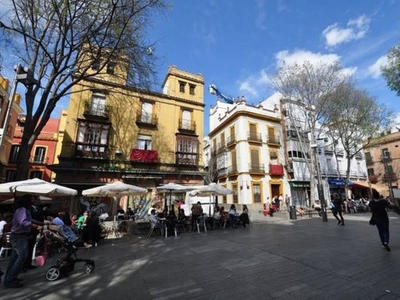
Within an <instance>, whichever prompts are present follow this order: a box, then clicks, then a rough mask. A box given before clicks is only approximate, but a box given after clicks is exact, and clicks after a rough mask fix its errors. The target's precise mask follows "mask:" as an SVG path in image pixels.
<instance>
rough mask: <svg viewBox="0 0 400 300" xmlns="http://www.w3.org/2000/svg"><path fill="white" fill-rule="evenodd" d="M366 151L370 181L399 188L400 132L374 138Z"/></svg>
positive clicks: (388, 187)
mask: <svg viewBox="0 0 400 300" xmlns="http://www.w3.org/2000/svg"><path fill="white" fill-rule="evenodd" d="M364 153H365V158H366V163H367V169H368V179H369V182H370V183H371V184H377V185H380V186H384V187H386V188H387V189H390V188H399V177H400V132H395V133H388V134H385V135H382V136H379V137H376V138H373V139H372V140H370V143H369V144H368V146H367V147H366V148H365V150H364ZM383 192H384V191H383Z"/></svg>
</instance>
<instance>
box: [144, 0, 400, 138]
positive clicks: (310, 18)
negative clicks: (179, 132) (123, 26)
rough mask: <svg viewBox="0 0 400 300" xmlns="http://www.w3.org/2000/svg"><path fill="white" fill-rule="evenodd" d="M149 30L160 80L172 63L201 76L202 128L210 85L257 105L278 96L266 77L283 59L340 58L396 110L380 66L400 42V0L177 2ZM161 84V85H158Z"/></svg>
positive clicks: (363, 84) (209, 100)
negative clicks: (158, 62) (202, 78)
mask: <svg viewBox="0 0 400 300" xmlns="http://www.w3.org/2000/svg"><path fill="white" fill-rule="evenodd" d="M171 3H172V10H171V11H170V12H169V13H168V14H165V15H163V16H161V17H160V16H157V18H156V19H155V22H154V26H153V27H152V28H151V30H150V32H149V41H153V42H156V45H155V46H154V53H155V55H157V56H159V58H160V65H159V80H160V82H162V80H163V79H164V76H165V74H166V72H167V69H168V66H169V65H176V66H177V67H178V68H180V69H182V70H185V71H188V72H193V73H201V74H203V76H204V80H205V84H206V89H205V103H206V109H205V133H208V130H209V128H208V114H209V108H210V105H215V104H216V100H217V98H216V96H215V95H211V94H209V93H208V85H210V84H216V85H217V87H218V88H219V90H220V91H221V92H222V93H224V94H226V95H230V96H232V97H237V96H242V95H243V96H245V97H246V99H247V101H248V102H250V103H254V104H257V103H259V102H262V101H263V100H265V99H267V98H269V97H270V96H272V95H273V94H274V91H272V90H271V89H270V86H269V84H268V82H269V78H270V76H271V75H272V74H274V73H275V72H276V70H277V67H278V66H279V64H280V63H282V61H283V60H285V61H286V62H294V61H297V62H301V61H303V60H309V61H311V62H314V61H321V60H322V61H326V62H331V61H334V60H339V61H340V62H341V64H342V66H343V67H344V68H347V69H349V70H350V71H351V72H353V73H354V77H355V78H356V80H357V82H358V87H359V88H361V89H365V90H367V91H368V93H369V94H370V95H371V96H374V97H377V99H378V101H379V102H381V103H385V104H387V105H388V106H389V107H391V108H392V109H393V110H395V111H397V112H399V111H400V109H399V108H398V104H397V103H398V100H399V99H398V97H397V96H396V95H395V93H394V92H392V91H390V90H389V89H388V88H387V85H386V82H385V80H384V79H383V78H382V77H381V75H380V68H379V66H380V65H382V64H385V62H386V54H387V52H388V50H389V49H390V48H391V47H393V46H395V45H396V44H398V43H399V42H400V30H399V29H400V1H395V0H379V1H376V0H362V1H361V0H359V1H355V0H352V1H351V0H325V1H320V0H201V1H200V0H191V1H188V0H173V1H171ZM157 88H158V89H160V87H159V86H158V87H157Z"/></svg>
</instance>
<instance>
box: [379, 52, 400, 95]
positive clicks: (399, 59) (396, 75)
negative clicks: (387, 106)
mask: <svg viewBox="0 0 400 300" xmlns="http://www.w3.org/2000/svg"><path fill="white" fill-rule="evenodd" d="M387 58H388V64H387V65H386V66H383V67H382V68H381V70H382V75H383V77H384V78H385V79H386V81H387V85H388V87H389V88H390V89H391V90H392V91H395V92H396V94H397V96H400V45H397V46H395V47H393V48H392V49H390V50H389V53H388V55H387Z"/></svg>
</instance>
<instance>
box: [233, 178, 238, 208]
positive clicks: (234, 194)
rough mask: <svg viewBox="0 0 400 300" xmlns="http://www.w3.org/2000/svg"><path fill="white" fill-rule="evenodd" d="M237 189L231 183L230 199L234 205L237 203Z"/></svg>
mask: <svg viewBox="0 0 400 300" xmlns="http://www.w3.org/2000/svg"><path fill="white" fill-rule="evenodd" d="M237 189H238V187H237V183H233V184H232V191H233V194H232V198H233V203H235V204H237V203H239V199H238V193H237Z"/></svg>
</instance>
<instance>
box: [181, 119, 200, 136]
mask: <svg viewBox="0 0 400 300" xmlns="http://www.w3.org/2000/svg"><path fill="white" fill-rule="evenodd" d="M178 130H179V131H180V132H189V133H195V132H196V122H195V121H191V120H187V119H179V124H178Z"/></svg>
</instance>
